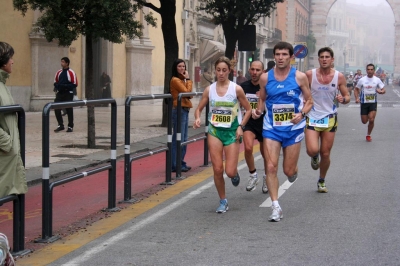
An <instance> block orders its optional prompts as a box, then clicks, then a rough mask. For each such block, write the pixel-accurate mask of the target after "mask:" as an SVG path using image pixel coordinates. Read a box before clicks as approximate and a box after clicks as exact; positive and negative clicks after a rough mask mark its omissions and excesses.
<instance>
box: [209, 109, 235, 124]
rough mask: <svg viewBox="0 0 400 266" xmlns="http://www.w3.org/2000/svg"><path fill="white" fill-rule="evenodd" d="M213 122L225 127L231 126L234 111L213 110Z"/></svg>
mask: <svg viewBox="0 0 400 266" xmlns="http://www.w3.org/2000/svg"><path fill="white" fill-rule="evenodd" d="M211 122H212V124H213V125H214V126H218V125H223V127H230V125H231V124H232V111H230V110H218V109H214V110H212V116H211Z"/></svg>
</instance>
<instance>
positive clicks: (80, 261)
mask: <svg viewBox="0 0 400 266" xmlns="http://www.w3.org/2000/svg"><path fill="white" fill-rule="evenodd" d="M259 157H260V158H261V156H259ZM256 158H257V159H259V158H258V156H257V157H255V158H254V159H255V160H256ZM245 167H247V165H246V163H242V164H241V165H240V166H238V170H241V169H243V168H245ZM224 177H225V178H227V176H226V175H224ZM213 185H214V180H212V181H210V182H208V183H207V184H205V185H203V186H201V187H200V188H198V189H196V190H194V191H192V192H190V193H189V194H187V195H186V196H184V197H183V198H181V199H178V200H176V201H174V202H173V203H171V205H169V206H166V207H165V208H163V209H161V210H159V211H158V212H156V213H154V214H152V215H150V216H149V217H147V218H146V219H144V220H142V221H140V222H138V223H137V224H134V225H132V226H130V227H129V228H128V229H125V230H124V231H122V232H120V233H118V234H116V235H114V236H112V237H110V238H108V239H107V240H105V241H104V242H101V243H99V244H97V245H96V246H94V247H93V248H91V249H89V250H87V251H86V252H85V253H83V254H82V255H80V256H78V257H76V258H74V259H73V260H70V261H68V262H66V263H64V264H63V265H67V266H77V265H84V264H85V263H84V262H85V261H87V260H89V259H90V258H92V257H94V256H96V254H98V253H100V252H102V251H103V250H105V249H106V248H107V247H108V246H111V245H114V244H115V243H118V242H119V241H121V240H122V239H124V238H127V237H130V236H131V235H132V234H133V233H135V232H136V231H138V230H140V229H142V228H143V227H144V226H146V225H148V224H150V223H152V222H154V221H158V220H159V219H160V218H161V217H162V216H164V215H166V214H167V213H169V212H171V211H173V210H174V209H176V208H178V207H179V206H181V205H182V204H184V203H186V202H188V201H189V200H191V199H192V198H194V197H195V196H197V195H199V194H201V193H202V192H204V191H205V190H207V189H209V188H210V187H212V186H213Z"/></svg>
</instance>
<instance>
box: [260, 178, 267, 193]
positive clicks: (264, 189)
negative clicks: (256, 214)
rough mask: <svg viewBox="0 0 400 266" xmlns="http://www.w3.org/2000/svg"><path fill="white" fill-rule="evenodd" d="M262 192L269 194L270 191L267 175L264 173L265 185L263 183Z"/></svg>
mask: <svg viewBox="0 0 400 266" xmlns="http://www.w3.org/2000/svg"><path fill="white" fill-rule="evenodd" d="M261 190H262V193H264V194H267V193H268V187H267V177H266V176H265V175H264V176H263V185H262V188H261Z"/></svg>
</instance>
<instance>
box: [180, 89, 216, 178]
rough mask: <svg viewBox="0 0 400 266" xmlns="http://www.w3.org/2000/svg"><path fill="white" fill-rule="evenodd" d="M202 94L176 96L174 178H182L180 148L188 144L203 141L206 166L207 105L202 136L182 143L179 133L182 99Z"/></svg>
mask: <svg viewBox="0 0 400 266" xmlns="http://www.w3.org/2000/svg"><path fill="white" fill-rule="evenodd" d="M202 95H203V93H202V92H186V93H179V94H178V103H177V107H176V108H177V130H176V178H182V176H181V174H182V160H181V156H182V150H181V147H182V146H185V145H188V144H189V143H192V142H196V141H199V140H204V166H207V165H208V142H207V135H208V119H207V117H208V112H209V109H210V107H209V105H208V104H207V105H206V112H205V132H204V136H203V137H200V138H196V139H190V140H187V141H183V142H182V138H181V136H182V135H181V133H182V98H189V97H192V96H202Z"/></svg>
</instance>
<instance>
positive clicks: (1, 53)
mask: <svg viewBox="0 0 400 266" xmlns="http://www.w3.org/2000/svg"><path fill="white" fill-rule="evenodd" d="M13 55H14V49H13V48H12V47H11V45H9V44H8V43H5V42H0V106H6V105H13V104H14V99H13V98H12V96H11V93H10V91H9V89H8V88H7V87H6V85H5V84H6V80H7V78H8V77H9V74H10V73H11V71H12V65H13V64H14V60H13V58H12V57H13ZM27 191H28V186H27V184H26V178H25V168H24V164H23V163H22V158H21V147H20V145H19V131H18V122H17V115H16V114H15V113H0V198H3V197H5V196H7V195H11V194H25V193H26V192H27Z"/></svg>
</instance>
